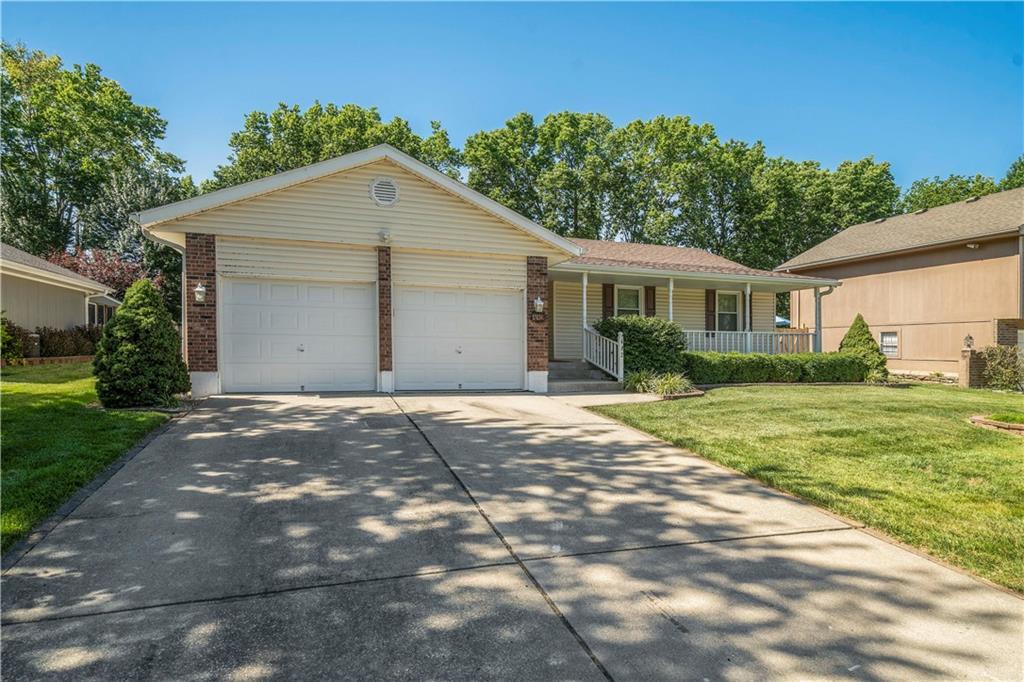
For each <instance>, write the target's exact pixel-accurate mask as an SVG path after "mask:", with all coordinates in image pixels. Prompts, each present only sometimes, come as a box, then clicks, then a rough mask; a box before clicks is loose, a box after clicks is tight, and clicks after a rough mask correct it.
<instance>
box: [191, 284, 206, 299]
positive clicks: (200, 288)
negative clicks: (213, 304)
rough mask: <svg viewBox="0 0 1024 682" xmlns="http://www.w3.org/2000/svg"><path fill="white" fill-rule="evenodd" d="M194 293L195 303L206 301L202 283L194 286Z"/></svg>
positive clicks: (204, 288)
mask: <svg viewBox="0 0 1024 682" xmlns="http://www.w3.org/2000/svg"><path fill="white" fill-rule="evenodd" d="M194 292H195V295H196V303H202V302H203V301H205V300H206V287H204V286H203V283H202V282H200V283H199V284H197V285H196V288H195V289H194Z"/></svg>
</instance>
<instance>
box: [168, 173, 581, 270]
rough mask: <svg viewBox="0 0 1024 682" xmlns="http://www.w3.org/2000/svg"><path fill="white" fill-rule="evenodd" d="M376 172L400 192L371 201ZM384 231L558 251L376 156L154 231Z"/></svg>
mask: <svg viewBox="0 0 1024 682" xmlns="http://www.w3.org/2000/svg"><path fill="white" fill-rule="evenodd" d="M380 176H387V177H390V178H392V179H394V180H395V181H396V182H397V183H398V186H399V191H400V196H401V198H400V200H399V201H398V202H397V203H396V204H395V205H394V206H386V207H385V206H378V205H377V204H376V203H374V201H373V199H371V198H370V195H369V187H370V183H371V182H372V181H373V180H374V179H375V178H378V177H380ZM381 230H388V231H389V232H390V239H391V241H390V244H391V246H393V247H396V248H410V249H434V250H441V251H455V252H460V253H487V254H505V255H516V256H528V255H546V256H551V257H553V258H555V259H557V260H562V259H564V258H565V257H566V255H565V254H564V253H562V252H561V251H558V250H556V249H555V248H554V247H552V246H551V245H549V244H547V243H545V242H542V241H541V240H539V239H538V238H536V237H534V236H532V235H529V234H527V233H526V232H524V231H523V230H521V229H519V228H517V227H515V226H513V225H511V224H509V223H507V222H505V221H503V220H500V219H499V218H497V217H495V216H493V215H492V214H490V213H488V212H486V211H484V210H483V209H481V208H479V207H477V206H474V205H472V204H470V203H468V202H466V201H465V200H463V199H461V198H459V197H456V196H455V195H453V194H450V193H449V192H447V191H445V190H443V189H441V188H440V187H437V186H435V185H432V184H430V183H428V182H426V181H425V180H423V179H421V178H419V177H418V176H416V175H413V174H412V173H409V172H408V171H406V170H404V169H402V168H400V167H399V166H397V165H395V164H393V163H391V162H389V161H378V162H375V163H371V164H367V165H366V166H361V167H359V168H354V169H351V170H348V171H343V172H340V173H337V174H335V175H332V176H328V177H326V178H320V179H318V180H312V181H310V182H306V183H302V184H299V185H295V186H292V187H287V188H285V189H280V190H277V191H275V192H271V193H269V194H265V195H263V196H259V197H254V198H252V199H247V200H244V201H239V202H237V203H234V204H229V205H227V206H222V207H220V208H215V209H210V210H208V211H205V212H203V213H199V214H196V215H193V216H189V217H187V218H182V219H180V220H176V221H172V222H169V223H165V224H163V225H161V226H160V227H159V228H158V230H157V231H158V232H197V233H208V234H218V235H225V236H240V237H241V236H245V237H259V238H267V239H290V240H291V239H294V240H303V241H316V242H331V243H345V244H362V245H365V246H376V245H378V244H379V243H380V236H379V232H380V231H381Z"/></svg>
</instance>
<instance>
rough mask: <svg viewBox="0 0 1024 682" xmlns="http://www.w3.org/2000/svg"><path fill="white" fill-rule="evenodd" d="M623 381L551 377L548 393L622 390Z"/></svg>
mask: <svg viewBox="0 0 1024 682" xmlns="http://www.w3.org/2000/svg"><path fill="white" fill-rule="evenodd" d="M621 390H622V382H621V381H612V380H610V379H604V380H600V381H595V380H584V381H580V380H575V379H549V380H548V393H608V392H610V391H621Z"/></svg>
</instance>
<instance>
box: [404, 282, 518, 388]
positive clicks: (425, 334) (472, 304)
mask: <svg viewBox="0 0 1024 682" xmlns="http://www.w3.org/2000/svg"><path fill="white" fill-rule="evenodd" d="M525 325H526V322H525V318H524V316H523V293H522V292H521V291H488V290H483V289H446V288H427V287H398V288H397V289H396V290H395V330H394V339H393V343H394V351H395V388H397V389H399V390H458V389H464V390H482V389H521V388H522V387H523V374H524V369H523V360H524V355H525V349H524V345H523V333H524V329H523V328H524V327H525Z"/></svg>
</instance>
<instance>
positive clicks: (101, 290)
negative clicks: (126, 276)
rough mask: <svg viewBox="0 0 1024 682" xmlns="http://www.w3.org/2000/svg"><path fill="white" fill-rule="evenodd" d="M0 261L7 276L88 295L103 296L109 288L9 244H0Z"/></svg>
mask: <svg viewBox="0 0 1024 682" xmlns="http://www.w3.org/2000/svg"><path fill="white" fill-rule="evenodd" d="M0 259H2V260H3V271H4V272H5V273H7V274H20V275H28V276H30V277H31V278H32V279H37V280H41V281H45V282H49V283H51V284H56V285H60V286H65V287H69V288H71V289H79V290H81V291H84V292H86V293H90V294H105V293H109V292H110V291H111V289H110V287H108V286H106V285H105V284H101V283H99V282H97V281H95V280H91V279H89V278H88V277H83V276H82V275H79V274H78V273H77V272H74V271H73V270H68V269H67V268H62V267H61V266H59V265H54V264H53V263H51V262H50V261H48V260H44V259H42V258H39V257H38V256H33V255H32V254H31V253H26V252H24V251H22V250H21V249H16V248H14V247H13V246H11V245H10V244H0Z"/></svg>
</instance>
